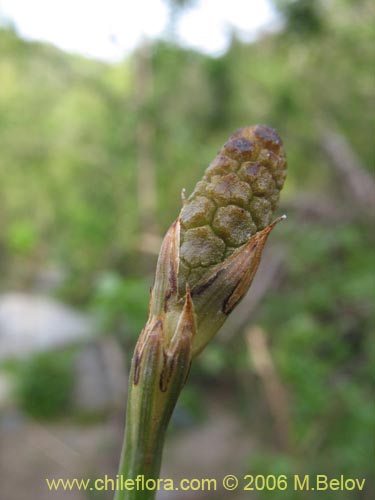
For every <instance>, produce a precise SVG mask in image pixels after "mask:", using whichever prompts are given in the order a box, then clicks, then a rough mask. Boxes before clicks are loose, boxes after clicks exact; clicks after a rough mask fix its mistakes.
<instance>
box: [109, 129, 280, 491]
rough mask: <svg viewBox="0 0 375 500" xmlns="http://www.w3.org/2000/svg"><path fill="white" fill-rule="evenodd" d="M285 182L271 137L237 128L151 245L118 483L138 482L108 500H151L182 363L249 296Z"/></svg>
mask: <svg viewBox="0 0 375 500" xmlns="http://www.w3.org/2000/svg"><path fill="white" fill-rule="evenodd" d="M285 177H286V159H285V154H284V151H283V148H282V142H281V139H280V137H279V136H278V135H277V133H276V132H275V131H274V130H273V129H271V128H269V127H266V126H262V125H256V126H253V127H245V128H242V129H240V130H238V131H237V132H235V133H234V134H233V135H231V136H230V138H229V140H228V141H227V142H226V143H225V144H224V146H223V147H222V148H221V150H220V151H219V153H218V155H217V156H216V158H215V159H214V160H213V161H212V163H211V164H210V165H209V167H208V168H207V170H206V172H205V174H204V176H203V179H202V180H201V181H200V182H198V184H197V185H196V187H195V190H194V191H193V193H192V194H191V196H190V197H189V198H188V199H184V200H183V207H182V210H181V213H180V215H179V217H178V218H177V219H176V220H175V221H174V222H173V224H172V225H171V227H170V228H169V230H168V232H167V234H166V236H165V238H164V240H163V243H162V246H161V250H160V254H159V260H158V264H157V269H156V275H155V282H154V286H153V288H152V292H151V298H150V308H149V318H148V321H147V323H146V326H145V328H144V329H143V331H142V333H141V335H140V337H139V340H138V343H137V345H136V348H135V352H134V356H133V361H132V367H131V373H130V380H129V394H128V406H127V417H126V432H125V441H124V447H123V452H122V457H121V464H120V471H119V474H121V475H122V476H123V479H124V481H125V480H126V479H133V480H136V478H137V476H138V477H143V481H142V482H140V481H138V483H137V482H135V483H134V488H132V489H130V488H129V489H128V490H127V489H126V488H124V489H123V490H122V491H117V493H116V500H151V499H153V498H154V496H155V493H156V491H155V490H153V489H152V486H153V484H154V481H152V480H156V479H157V478H158V476H159V473H160V465H161V456H162V449H163V444H164V437H165V432H166V429H167V426H168V422H169V419H170V417H171V414H172V412H173V409H174V406H175V404H176V401H177V399H178V396H179V394H180V392H181V390H182V388H183V386H184V383H185V381H186V378H187V376H188V373H189V369H190V364H191V361H192V359H193V358H194V357H195V356H196V355H198V354H199V353H200V352H201V351H202V349H204V347H205V346H206V344H207V343H208V342H209V341H210V340H211V338H212V337H213V336H214V335H215V334H216V332H217V331H218V330H219V328H220V327H221V325H222V324H223V323H224V321H225V319H226V318H227V316H228V315H229V314H230V313H231V312H232V311H233V309H234V308H235V307H236V305H237V304H238V303H239V302H240V300H241V299H242V298H243V297H244V295H245V294H246V292H247V290H248V289H249V287H250V285H251V283H252V280H253V278H254V275H255V273H256V271H257V268H258V265H259V262H260V258H261V255H262V251H263V248H264V245H265V243H266V240H267V238H268V235H269V233H270V232H271V230H272V229H273V227H274V226H275V224H276V223H277V222H278V221H279V220H281V219H282V218H283V217H281V218H279V219H276V220H275V221H273V217H274V213H275V211H276V208H277V204H278V200H279V194H280V190H281V188H282V187H283V184H284V180H285ZM147 480H150V481H149V482H148V483H147ZM131 484H132V483H130V485H131ZM147 485H148V487H147Z"/></svg>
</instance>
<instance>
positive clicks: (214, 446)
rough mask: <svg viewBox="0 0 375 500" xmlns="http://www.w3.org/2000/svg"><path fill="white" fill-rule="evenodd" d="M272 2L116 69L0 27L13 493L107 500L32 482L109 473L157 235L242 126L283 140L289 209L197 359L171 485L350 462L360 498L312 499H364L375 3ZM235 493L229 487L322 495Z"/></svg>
mask: <svg viewBox="0 0 375 500" xmlns="http://www.w3.org/2000/svg"><path fill="white" fill-rule="evenodd" d="M186 3H187V2H175V4H176V5H175V9H177V10H175V11H174V15H175V16H176V15H179V13H180V11H179V9H183V8H186V5H184V4H186ZM274 7H275V8H276V9H277V10H278V12H279V15H280V20H281V22H280V29H279V30H278V31H277V32H275V33H272V34H264V35H263V36H261V37H260V38H258V39H257V40H256V41H255V42H253V43H244V42H242V41H241V40H240V39H239V38H238V37H237V36H236V33H235V32H233V33H232V35H231V37H232V38H231V44H230V47H229V49H228V50H227V52H226V53H225V54H224V55H222V56H220V57H210V56H207V55H204V54H203V53H200V52H197V51H194V50H191V49H187V48H184V47H182V46H180V45H178V44H177V42H175V41H174V37H173V33H170V34H169V36H168V37H164V38H163V39H156V40H154V41H152V42H145V43H142V44H140V45H139V47H138V48H137V49H136V50H135V51H134V52H133V53H132V54H131V55H130V56H128V57H126V58H125V59H124V60H123V61H122V62H120V63H117V64H109V63H102V62H98V61H94V60H89V59H84V58H83V57H80V56H76V55H70V54H68V53H64V52H61V51H59V50H58V49H56V48H54V47H52V46H50V45H47V44H43V43H39V42H26V41H24V40H23V39H21V38H20V37H19V36H17V34H16V32H15V30H14V29H12V27H9V26H6V24H5V23H3V26H2V27H1V28H0V82H1V83H0V144H1V153H0V194H1V196H0V228H1V232H0V276H1V281H0V292H1V295H0V349H2V350H3V353H2V354H1V357H0V438H1V439H2V441H3V446H2V449H1V451H0V467H1V470H0V475H1V474H2V480H1V482H2V484H3V485H4V488H5V491H6V497H4V498H7V499H8V500H13V499H14V500H15V499H17V500H18V499H21V500H22V499H23V498H30V496H29V494H30V492H29V489H30V487H33V488H35V491H36V492H37V494H36V496H35V498H38V499H44V498H46V499H47V498H72V499H76V498H77V499H81V498H99V497H100V498H111V493H107V494H105V493H101V494H100V495H99V493H96V494H95V495H96V496H95V495H94V494H93V492H88V493H82V492H77V491H75V492H71V493H67V492H65V493H64V492H59V493H53V494H52V493H49V492H48V491H47V490H46V487H45V484H44V483H43V481H44V480H43V478H44V477H75V476H76V475H80V476H82V477H88V476H90V475H91V476H93V477H97V476H99V475H101V474H104V473H107V474H111V475H112V476H114V475H115V474H116V467H117V461H118V456H119V449H120V445H121V439H122V429H123V412H124V405H125V397H126V395H125V392H126V376H127V371H128V367H129V362H130V358H131V355H132V350H133V348H134V345H135V341H136V338H137V336H138V334H139V332H140V329H141V328H142V326H143V324H144V321H145V319H146V316H147V304H148V295H149V287H150V285H151V284H152V280H153V270H154V268H155V263H156V258H157V252H158V249H159V245H160V241H161V237H162V236H163V234H164V233H165V231H166V229H167V228H168V226H169V224H170V223H171V222H172V221H173V220H174V218H175V217H176V215H177V213H178V211H179V209H180V206H181V199H180V192H181V189H182V188H186V190H187V192H188V193H189V192H190V191H191V190H192V188H193V187H194V185H195V182H196V181H197V180H198V179H199V178H200V177H201V175H202V172H203V171H204V169H205V167H206V166H207V165H208V163H209V162H210V161H211V159H212V158H213V157H214V156H215V154H216V151H217V150H218V149H219V147H220V145H221V144H222V143H223V142H224V141H225V140H226V138H227V137H228V135H229V134H230V133H231V132H232V131H233V130H235V129H237V128H239V127H241V126H245V125H250V124H255V123H263V124H268V125H270V126H272V127H274V128H276V129H277V130H278V132H279V133H280V135H281V136H282V138H283V140H284V145H285V149H286V152H287V157H288V165H289V167H288V178H287V182H286V185H285V188H284V191H283V192H282V196H281V204H280V209H279V213H280V214H281V213H286V214H287V215H288V219H287V221H286V222H284V223H283V224H282V225H279V226H278V227H277V228H276V229H275V231H274V232H273V234H272V237H271V238H270V242H269V245H268V249H267V253H266V254H265V255H264V262H263V267H262V268H261V269H260V271H259V275H258V277H257V280H256V282H255V284H254V289H253V290H252V291H251V293H250V295H249V297H247V298H246V299H245V304H244V305H242V307H241V308H240V309H239V310H238V314H236V317H235V318H234V319H232V320H231V323H230V324H229V326H227V327H224V329H223V332H221V333H220V334H219V336H218V338H217V339H216V340H215V341H214V342H213V343H212V344H211V345H210V346H209V347H208V348H207V350H206V351H205V352H204V353H203V354H202V356H200V358H199V359H198V360H197V361H196V362H195V364H194V365H193V368H192V371H191V375H190V378H189V381H188V384H187V386H186V388H185V390H184V392H183V395H182V397H181V401H180V403H179V405H178V407H177V409H176V411H175V414H174V417H173V421H172V425H171V431H170V435H169V436H168V442H167V447H166V451H165V465H164V469H163V476H164V477H176V478H181V477H202V475H203V476H207V477H218V478H220V477H222V476H223V475H225V474H229V473H233V474H237V475H239V476H241V475H244V474H246V473H254V474H256V473H259V474H288V475H291V474H296V473H299V474H309V473H310V474H317V473H321V474H327V475H328V476H330V477H338V476H339V475H340V474H345V475H346V476H348V477H355V478H362V477H365V478H366V481H367V483H366V491H365V492H362V493H360V492H339V493H337V492H324V497H323V496H320V498H324V499H328V500H329V499H331V498H332V499H336V498H340V499H343V500H346V499H352V498H361V499H364V498H365V499H369V498H374V496H373V495H375V490H374V483H373V482H372V481H373V480H372V465H373V464H372V462H373V459H374V449H373V447H374V420H375V419H374V395H373V388H374V386H373V375H374V374H373V368H374V336H373V333H374V317H373V312H374V309H373V303H374V302H373V301H374V252H373V243H374V241H373V227H374V226H373V220H371V218H372V217H373V215H374V190H373V187H374V184H373V177H372V175H373V174H372V172H371V170H370V167H371V166H372V163H373V158H374V146H373V135H374V130H375V127H374V83H375V82H374V55H375V54H374V52H375V49H374V4H373V2H371V0H357V1H355V2H353V1H349V0H331V1H329V2H314V1H308V0H296V1H288V0H274ZM207 29H208V30H209V27H207ZM51 311H52V312H51ZM59 314H60V315H59ZM46 316H48V318H47V319H46ZM64 322H68V323H69V325H70V326H69V327H68V326H66V325H65V323H64ZM55 329H56V330H55ZM60 330H61V331H60ZM57 331H59V335H57V333H56V332H57ZM9 332H10V333H9ZM12 332H13V334H14V335H15V334H17V335H19V337H17V339H16V340H14V338H13V337H12V335H13V334H12ZM14 332H16V333H14ZM42 332H44V333H43V335H42ZM33 335H35V336H36V337H37V338H38V340H35V339H33ZM38 335H39V336H38ZM57 337H58V338H57ZM14 342H15V344H14ZM13 344H14V345H13ZM11 345H12V346H13V347H9V346H11ZM245 493H246V495H245V494H244V492H240V491H238V492H236V493H234V492H233V493H231V494H230V495H231V496H230V498H236V499H242V498H254V499H257V498H275V499H277V498H288V499H294V498H295V499H305V498H315V496H319V493H315V495H314V493H313V492H310V494H307V493H306V492H304V493H293V492H291V491H288V492H286V493H280V492H276V491H273V492H268V493H266V492H245ZM293 495H294V496H293ZM320 495H322V494H320ZM162 498H172V497H167V496H163V493H161V495H160V499H162ZM174 498H187V499H189V498H197V499H204V498H215V499H221V498H229V494H225V492H224V491H217V492H215V493H212V492H211V493H210V494H207V493H204V492H195V493H194V495H193V493H192V492H190V493H189V494H185V495H182V494H181V495H180V496H178V497H177V496H175V497H174Z"/></svg>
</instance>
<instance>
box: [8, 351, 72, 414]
mask: <svg viewBox="0 0 375 500" xmlns="http://www.w3.org/2000/svg"><path fill="white" fill-rule="evenodd" d="M72 367H73V356H72V352H70V351H56V352H48V353H42V354H37V355H34V356H32V357H31V358H29V359H28V360H27V361H25V362H24V363H21V364H19V366H18V369H17V373H16V375H17V379H16V380H17V395H18V401H19V404H20V407H21V408H22V409H23V410H24V411H25V412H26V413H27V414H28V415H31V416H32V417H34V418H38V419H52V418H56V417H60V416H61V415H64V414H67V413H68V411H69V409H70V403H71V396H72V391H73V383H74V374H73V370H72Z"/></svg>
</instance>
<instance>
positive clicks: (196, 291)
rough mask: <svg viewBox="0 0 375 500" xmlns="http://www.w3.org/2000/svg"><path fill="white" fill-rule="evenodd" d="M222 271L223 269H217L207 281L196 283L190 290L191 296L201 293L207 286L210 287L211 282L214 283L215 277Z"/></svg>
mask: <svg viewBox="0 0 375 500" xmlns="http://www.w3.org/2000/svg"><path fill="white" fill-rule="evenodd" d="M223 271H224V269H220V270H219V271H217V272H216V273H215V274H214V275H213V276H211V277H210V278H209V279H208V280H207V281H205V282H203V283H202V284H201V285H199V284H198V285H197V286H196V287H194V288H193V289H192V291H191V297H192V298H193V297H196V296H198V295H200V294H201V293H203V292H204V291H205V290H207V288H208V287H210V286H211V285H212V283H214V282H215V281H216V280H217V278H218V277H219V276H220V274H221V273H222V272H223Z"/></svg>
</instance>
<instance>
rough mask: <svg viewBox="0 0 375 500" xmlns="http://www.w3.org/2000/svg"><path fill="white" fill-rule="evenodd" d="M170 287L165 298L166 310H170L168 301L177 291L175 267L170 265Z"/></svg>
mask: <svg viewBox="0 0 375 500" xmlns="http://www.w3.org/2000/svg"><path fill="white" fill-rule="evenodd" d="M169 285H170V286H169V288H168V290H167V292H166V294H165V300H164V312H167V311H168V301H169V299H170V298H171V296H172V295H173V294H174V293H175V292H176V290H177V280H176V274H175V272H174V269H173V267H170V269H169Z"/></svg>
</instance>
